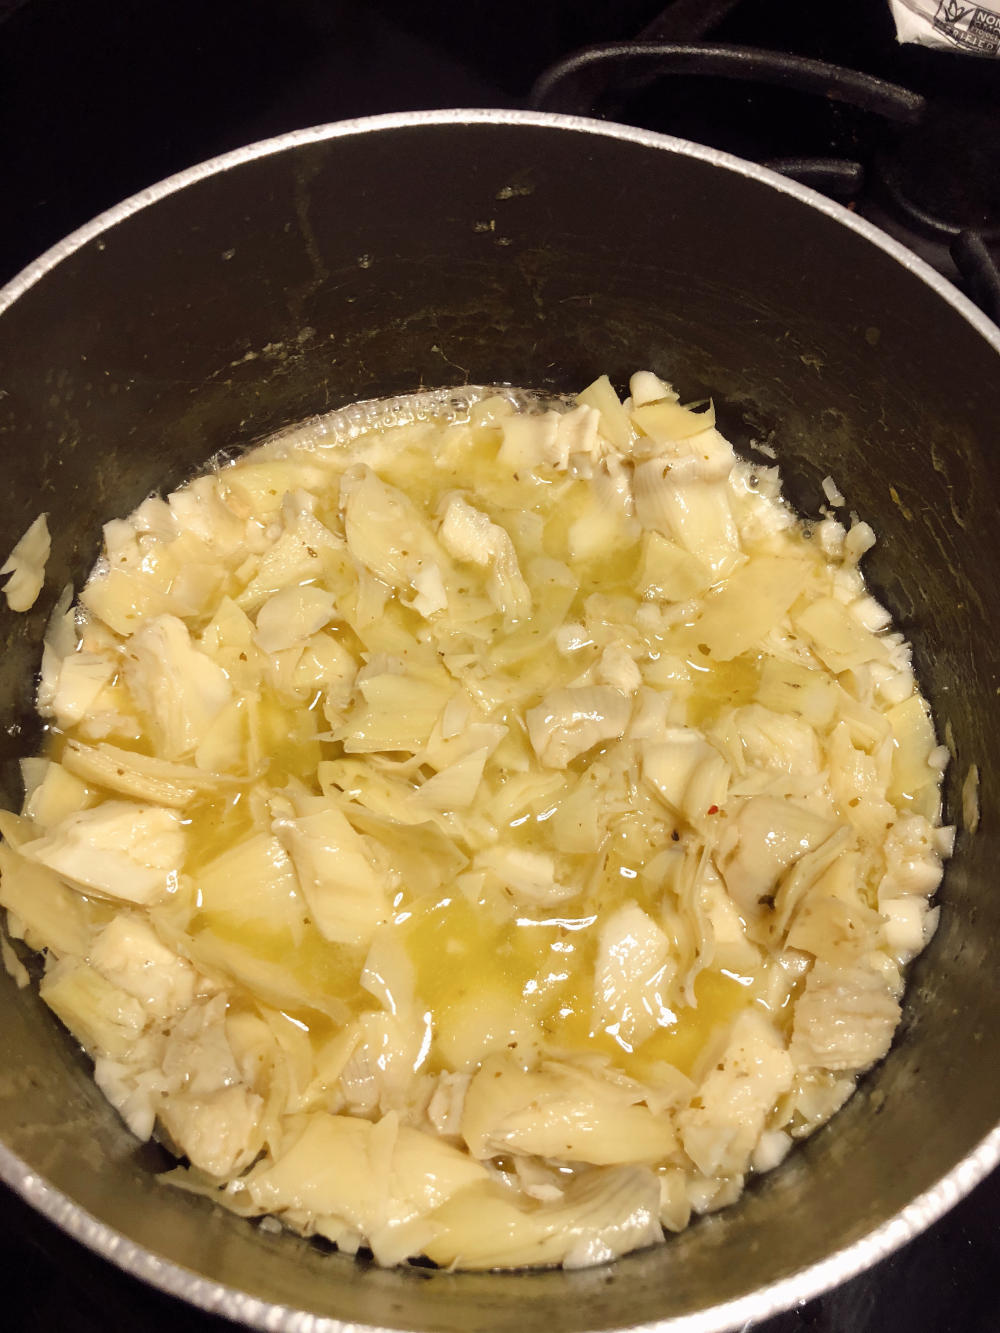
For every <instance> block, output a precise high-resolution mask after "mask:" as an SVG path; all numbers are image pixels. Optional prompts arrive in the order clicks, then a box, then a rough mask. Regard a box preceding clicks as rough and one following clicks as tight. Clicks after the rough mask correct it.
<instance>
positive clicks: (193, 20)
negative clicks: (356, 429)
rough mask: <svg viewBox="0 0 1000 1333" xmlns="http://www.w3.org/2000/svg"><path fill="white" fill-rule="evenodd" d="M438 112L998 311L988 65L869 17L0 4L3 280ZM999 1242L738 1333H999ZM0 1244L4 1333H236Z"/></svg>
mask: <svg viewBox="0 0 1000 1333" xmlns="http://www.w3.org/2000/svg"><path fill="white" fill-rule="evenodd" d="M447 106H492V107H530V106H542V107H545V108H546V109H551V110H567V111H576V112H581V113H583V114H590V115H598V116H604V117H606V118H609V119H615V120H623V121H625V122H627V123H630V124H636V125H643V126H646V127H648V128H651V129H656V130H662V131H665V132H668V133H672V134H677V135H680V136H681V137H685V138H690V139H694V140H697V141H699V142H702V143H708V144H710V145H712V146H714V147H718V148H722V149H726V150H728V151H731V152H735V153H737V154H739V155H741V156H744V157H749V158H753V159H754V160H757V161H762V162H767V163H770V164H776V165H778V166H779V167H780V168H781V169H783V170H785V171H787V172H788V173H789V174H792V175H795V176H797V177H799V178H800V179H803V180H805V181H806V182H807V183H809V184H816V185H817V188H821V189H825V190H826V191H827V192H828V193H830V194H831V195H833V196H834V197H836V198H839V199H841V200H842V201H843V202H846V203H847V205H848V206H849V207H852V208H854V209H856V210H857V211H858V212H860V213H862V214H863V215H864V216H867V217H869V218H871V219H872V220H873V221H875V222H876V223H878V224H879V225H880V226H883V227H884V228H885V229H886V230H888V231H890V232H891V233H893V234H894V235H896V236H898V237H899V238H900V239H902V240H903V241H904V242H905V243H906V244H908V245H909V246H910V247H911V248H912V249H914V250H916V251H917V252H918V253H920V254H921V255H922V256H923V257H924V258H926V259H928V260H929V261H930V262H931V263H933V264H934V265H935V267H937V268H938V269H939V270H940V271H941V272H943V273H944V274H945V275H946V276H947V277H949V278H950V279H951V280H952V281H954V282H956V283H957V284H958V285H960V286H962V287H963V288H964V289H965V290H966V291H968V292H969V293H970V294H973V295H979V296H980V297H981V299H982V300H983V302H984V304H987V305H988V304H989V302H990V301H991V300H992V301H994V302H996V303H997V304H996V305H995V306H993V307H992V309H993V312H994V317H997V315H998V314H1000V288H998V285H997V278H996V271H995V268H991V266H990V260H991V258H992V260H993V262H994V264H995V261H996V258H997V256H998V254H1000V60H986V59H980V58H975V57H968V56H960V55H953V54H950V53H946V52H938V51H929V50H926V49H921V48H916V47H900V46H898V45H897V44H896V41H895V35H894V29H893V24H892V20H891V17H890V15H889V10H888V4H887V2H886V0H813V3H812V4H803V3H802V2H801V0H673V3H672V4H669V5H667V6H666V7H665V8H664V6H663V0H583V2H581V0H548V3H545V2H544V0H542V2H541V3H540V2H539V0H424V2H423V3H421V0H364V3H360V2H359V0H355V2H354V3H351V2H350V0H0V189H2V192H3V193H2V198H3V207H2V209H0V283H2V282H5V281H6V280H7V279H9V278H10V277H12V276H13V275H14V274H15V273H16V272H17V271H18V270H19V269H20V268H21V267H23V266H24V265H25V264H26V263H28V262H29V261H30V260H32V259H34V258H35V257H36V256H37V255H38V254H40V253H41V252H42V251H43V250H44V249H46V248H47V247H48V246H49V245H51V244H53V243H54V242H56V241H57V240H59V239H60V238H61V237H62V236H64V235H65V234H66V233H67V232H69V231H71V230H73V229H74V228H75V227H77V226H79V225H80V224H82V223H84V222H86V221H87V220H88V219H89V218H91V217H92V216H94V215H95V214H96V213H98V212H100V211H101V210H103V209H105V208H107V207H109V206H111V205H112V204H114V203H117V202H118V201H119V200H120V199H122V198H124V197H126V196H127V195H129V194H132V193H134V192H135V191H137V190H139V189H141V188H142V187H144V186H146V185H150V184H152V183H154V182H155V181H157V180H159V179H161V178H162V177H163V176H166V175H168V174H170V173H171V172H174V171H177V170H180V169H181V168H183V167H187V166H190V165H192V164H193V163H195V162H198V161H201V160H204V159H205V158H208V157H212V156H214V155H216V154H218V153H221V152H224V151H226V150H228V149H231V148H236V147H239V146H241V145H243V144H246V143H250V142H252V141H254V140H257V139H262V138H267V137H270V136H272V135H275V134H280V133H282V132H284V131H286V130H292V129H298V128H301V127H304V126H308V125H314V124H320V123H323V122H327V121H332V120H340V119H343V118H345V117H355V116H362V115H370V114H375V113H378V112H384V111H402V110H413V109H426V108H434V107H447ZM956 259H957V262H956ZM998 1109H1000V1108H998ZM998 1219H1000V1173H996V1174H994V1176H993V1177H991V1178H990V1179H988V1180H987V1181H985V1182H984V1183H983V1184H982V1185H980V1186H979V1188H978V1189H977V1190H976V1191H974V1192H973V1194H972V1195H971V1196H969V1198H968V1199H966V1200H965V1201H964V1202H963V1203H961V1204H960V1205H959V1206H958V1207H957V1208H956V1209H954V1210H953V1211H952V1212H951V1213H950V1214H949V1215H948V1216H947V1217H946V1218H944V1219H943V1220H942V1221H940V1222H939V1223H937V1225H935V1226H934V1227H932V1228H931V1229H930V1230H929V1231H928V1232H927V1233H926V1234H925V1235H924V1236H922V1237H920V1238H919V1239H918V1240H917V1241H916V1242H914V1243H913V1244H912V1245H910V1246H908V1247H907V1248H905V1249H904V1250H903V1251H902V1252H901V1253H899V1254H897V1255H895V1256H893V1257H892V1258H890V1259H889V1260H887V1261H885V1262H884V1263H882V1264H881V1265H879V1266H878V1267H877V1268H875V1269H874V1270H873V1271H872V1272H871V1273H869V1274H866V1275H864V1276H862V1277H860V1278H857V1279H855V1280H854V1281H852V1282H849V1283H847V1284H846V1285H845V1286H843V1287H841V1288H839V1289H838V1290H836V1291H834V1292H831V1293H829V1294H828V1295H826V1296H823V1297H822V1298H820V1299H818V1300H815V1301H812V1302H810V1303H809V1304H807V1305H805V1306H803V1307H802V1308H800V1309H798V1310H795V1311H792V1312H789V1313H788V1314H785V1315H781V1316H779V1317H777V1318H775V1319H773V1320H769V1321H767V1322H766V1323H763V1324H759V1325H756V1326H754V1327H755V1333H793V1330H796V1331H797V1330H806V1329H809V1330H816V1333H884V1331H885V1330H895V1329H897V1328H899V1329H906V1330H907V1331H908V1333H952V1331H954V1333H997V1331H998V1330H1000V1286H998V1284H997V1281H996V1276H995V1275H996V1272H997V1270H998V1268H1000V1225H998ZM0 1244H2V1246H3V1253H4V1256H5V1263H4V1278H5V1282H4V1290H3V1309H4V1313H5V1316H6V1318H5V1326H6V1327H8V1328H11V1329H17V1330H18V1331H19V1333H42V1330H45V1333H49V1330H51V1329H52V1328H59V1329H62V1330H66V1333H91V1330H93V1331H94V1333H97V1330H100V1331H101V1333H107V1330H109V1329H111V1330H118V1329H132V1328H140V1327H141V1328H144V1329H147V1330H150V1331H151V1333H158V1331H159V1330H166V1329H168V1328H169V1329H173V1328H176V1327H178V1326H180V1327H183V1328H184V1329H186V1330H189V1331H190V1333H209V1330H214V1333H222V1330H224V1329H226V1328H230V1327H232V1326H231V1325H228V1324H226V1323H225V1321H222V1320H220V1319H217V1318H214V1317H211V1316H208V1315H203V1314H200V1313H197V1312H193V1311H189V1310H188V1309H187V1307H185V1306H182V1305H181V1304H179V1303H178V1302H176V1301H174V1300H172V1299H171V1298H169V1297H167V1296H164V1295H161V1294H160V1293H159V1292H156V1291H153V1290H152V1289H149V1288H147V1287H145V1286H143V1285H142V1284H140V1283H138V1282H136V1281H135V1280H133V1279H131V1278H129V1277H127V1276H126V1275H125V1274H123V1273H120V1272H118V1270H117V1269H114V1268H113V1267H111V1266H109V1265H107V1264H105V1263H104V1262H103V1261H102V1260H99V1259H97V1258H95V1257H94V1256H93V1255H91V1254H89V1252H87V1251H85V1250H83V1249H81V1248H80V1247H78V1246H77V1245H76V1244H75V1243H74V1242H72V1241H70V1240H69V1239H68V1238H66V1237H64V1236H63V1235H62V1234H61V1233H60V1232H59V1231H57V1230H56V1229H55V1228H53V1227H52V1226H50V1225H49V1224H48V1223H47V1222H45V1221H44V1220H43V1219H41V1218H40V1217H37V1216H36V1215H35V1214H34V1213H33V1212H32V1211H31V1210H30V1209H28V1208H27V1207H26V1206H25V1205H24V1204H22V1203H21V1201H20V1200H19V1199H17V1198H15V1197H14V1196H13V1195H11V1194H9V1193H7V1192H4V1191H3V1190H2V1189H0Z"/></svg>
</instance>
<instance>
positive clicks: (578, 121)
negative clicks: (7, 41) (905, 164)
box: [0, 108, 1000, 1333]
mask: <svg viewBox="0 0 1000 1333" xmlns="http://www.w3.org/2000/svg"><path fill="white" fill-rule="evenodd" d="M475 124H488V125H513V126H530V127H536V128H541V129H554V130H565V131H573V132H575V133H581V134H595V135H600V136H602V137H604V138H610V139H620V140H623V141H627V142H630V143H634V144H638V145H640V146H643V147H648V148H653V149H658V150H661V151H666V152H670V153H673V154H676V155H678V156H682V157H689V158H695V159H698V160H699V161H702V162H705V163H708V164H709V165H711V166H714V167H718V168H721V169H723V170H726V171H731V172H734V173H736V174H737V175H741V176H745V177H749V178H750V179H752V180H756V181H758V182H760V183H761V184H764V185H768V186H770V187H771V188H772V189H775V190H778V191H780V192H782V193H784V194H789V195H792V196H794V197H795V198H796V199H798V200H799V201H800V202H801V203H803V204H805V205H807V206H808V207H810V208H813V209H815V210H817V211H819V212H820V213H823V214H825V215H826V216H827V217H829V218H831V219H832V220H833V221H835V222H839V223H840V224H841V225H843V226H846V227H848V228H850V229H851V230H853V231H855V232H857V233H858V234H859V235H860V236H862V237H864V238H865V239H866V240H867V241H868V242H870V243H871V244H872V245H875V246H877V247H878V248H879V249H880V250H883V251H885V252H886V253H887V254H888V255H889V256H891V257H892V258H893V259H895V260H896V262H897V263H899V264H901V265H902V267H903V268H905V269H907V270H908V271H909V272H911V273H912V274H913V275H914V277H916V278H919V279H920V280H922V281H923V282H924V283H926V284H927V286H929V287H930V288H931V289H932V290H933V291H934V292H935V293H936V294H937V296H939V297H940V298H941V299H942V300H943V301H945V302H947V303H948V304H949V305H951V306H952V307H953V308H954V309H955V310H956V311H957V312H958V314H960V315H961V316H962V317H963V318H964V319H965V320H966V321H967V322H968V323H969V324H971V325H972V327H973V328H974V329H975V330H976V331H977V332H978V333H979V334H981V336H982V337H983V338H984V339H985V340H986V341H987V343H989V344H990V346H991V347H992V348H993V349H994V350H995V351H996V352H997V354H998V356H1000V327H998V326H997V325H995V324H994V323H992V321H991V320H990V319H988V318H987V316H986V315H985V314H984V313H983V312H982V311H981V310H980V309H979V308H978V307H977V306H976V305H975V304H974V303H973V302H972V301H970V300H969V299H968V297H966V296H964V295H963V294H962V293H961V292H960V291H959V290H958V289H957V288H956V287H954V286H953V285H952V283H950V282H949V281H948V280H947V279H946V278H944V277H943V276H942V275H941V274H939V273H938V272H937V271H936V270H935V269H933V268H932V267H931V266H930V265H929V264H928V263H926V262H925V261H924V260H922V259H920V258H919V257H918V256H917V255H915V254H913V253H912V251H910V250H908V249H907V248H906V247H905V246H904V245H903V244H902V243H901V242H899V241H897V240H896V239H895V238H893V237H891V236H889V235H888V234H886V233H885V232H883V231H881V230H880V229H879V228H878V227H876V226H875V225H874V224H873V223H871V222H868V221H867V220H866V219H864V218H860V217H858V216H857V215H856V214H854V213H852V212H850V211H849V210H848V209H846V208H844V207H843V206H842V205H840V204H837V203H835V202H833V201H832V200H830V199H827V198H826V197H825V196H824V195H821V194H819V193H818V192H817V191H815V190H812V189H810V188H809V187H808V186H805V185H802V184H800V183H798V182H797V181H792V180H789V179H787V178H786V177H784V176H781V175H779V174H778V173H777V172H775V171H771V170H769V169H768V168H766V167H762V166H759V165H758V164H756V163H754V162H748V161H745V160H744V159H742V158H739V157H735V156H733V155H732V154H730V153H724V152H721V151H719V150H718V149H714V148H709V147H707V146H706V145H703V144H698V143H693V142H691V141H689V140H686V139H679V138H675V137H674V136H672V135H666V134H659V133H656V132H654V131H651V130H644V129H637V128H634V127H632V126H628V125H621V124H617V123H614V122H607V121H601V120H596V119H592V118H589V117H584V116H569V115H557V114H553V113H549V112H539V111H519V110H507V109H490V108H469V109H465V108H455V109H446V110H432V111H407V112H394V113H391V114H387V115H378V116H365V117H359V118H357V119H352V120H342V121H334V122H331V123H328V124H325V125H317V126H313V127H311V128H308V129H302V130H292V131H289V132H287V133H285V134H281V135H278V136H276V137H274V138H271V139H263V140H260V141H259V142H256V143H253V144H248V145H246V146H245V147H242V148H237V149H234V150H232V151H230V152H228V153H223V154H221V155H219V156H217V157H213V158H209V159H208V160H206V161H204V162H201V163H198V164H197V165H195V166H192V167H187V168H185V169H184V170H183V171H179V172H176V173H175V174H174V175H172V176H167V177H166V178H165V179H163V180H162V181H159V182H157V183H156V184H154V185H150V186H147V187H146V188H145V189H143V190H140V191H139V192H138V193H136V194H134V195H131V196H130V197H129V198H127V199H125V200H123V201H122V202H121V203H119V204H116V205H115V206H114V207H112V208H109V209H107V210H106V211H105V212H103V213H100V214H98V216H97V217H95V218H93V219H92V220H91V221H90V222H87V223H85V224H84V225H83V226H82V227H79V228H77V230H75V231H73V232H71V233H70V234H69V235H68V236H66V237H65V238H64V239H63V240H61V241H58V242H57V243H56V244H55V245H53V246H52V247H51V248H50V249H48V250H46V251H45V252H44V253H43V254H42V255H40V256H39V257H38V258H37V259H36V260H34V261H33V262H32V263H30V264H29V265H28V266H27V267H26V268H24V269H23V270H22V271H21V272H20V273H19V274H17V275H16V276H15V277H14V278H12V279H11V280H10V281H9V282H8V283H7V284H6V285H5V286H4V287H2V288H0V316H2V315H3V313H4V312H5V311H6V310H7V309H8V308H9V307H10V306H11V305H13V303H14V302H15V301H16V300H17V299H18V298H19V297H21V296H22V295H24V293H25V292H27V291H28V290H29V289H30V288H31V287H33V286H34V285H35V283H37V282H38V281H40V280H41V279H42V278H43V277H45V275H46V274H47V273H49V272H50V271H51V270H52V269H54V268H55V267H56V266H57V265H58V264H60V263H61V262H62V261H63V260H64V259H67V258H68V257H69V256H71V255H72V254H74V253H75V251H77V250H79V249H80V248H81V247H82V246H84V245H86V244H88V243H89V242H90V241H92V240H94V239H96V238H97V237H99V236H100V235H101V234H102V233H103V232H105V231H109V230H110V229H111V228H112V227H114V226H116V225H117V224H118V223H119V222H123V221H125V220H126V219H127V218H129V217H131V216H132V215H133V214H135V213H138V212H140V211H141V210H142V209H144V208H147V207H149V206H150V205H152V204H155V203H157V202H158V201H159V200H161V199H163V198H166V197H167V196H168V195H171V194H174V193H176V192H177V191H179V190H183V189H185V188H186V187H187V186H189V185H194V184H196V183H197V182H198V181H200V180H202V179H205V178H206V177H210V176H214V175H217V174H219V173H221V172H224V171H228V170H230V169H231V168H233V167H239V166H242V165H244V164H246V163H248V162H252V161H255V160H256V159H257V158H262V157H267V156H270V155H271V154H273V153H280V152H284V151H286V150H287V149H294V148H298V147H301V146H304V145H307V144H312V143H318V142H323V141H325V140H330V139H339V138H343V137H348V136H352V135H354V136H356V135H362V134H374V133H378V132H380V131H383V130H395V129H408V128H413V127H421V126H430V125H475ZM998 1165H1000V1123H998V1124H997V1126H996V1127H995V1128H994V1129H993V1130H991V1131H990V1133H988V1134H987V1135H986V1136H985V1137H984V1138H983V1139H982V1140H981V1141H980V1143H979V1144H977V1145H976V1147H974V1148H973V1149H972V1151H971V1152H969V1153H968V1154H967V1155H966V1156H965V1157H964V1158H962V1159H961V1160H960V1161H959V1162H957V1163H956V1165H955V1166H954V1167H952V1169H951V1170H950V1171H949V1172H948V1173H947V1174H946V1175H944V1176H942V1178H941V1179H940V1180H939V1181H938V1182H937V1183H936V1184H935V1185H933V1186H932V1187H931V1188H930V1189H928V1190H926V1191H925V1192H924V1193H923V1194H921V1195H918V1197H917V1198H916V1199H914V1200H912V1201H911V1202H910V1203H908V1204H907V1205H906V1206H905V1207H904V1208H902V1209H901V1210H900V1211H899V1212H898V1213H897V1214H896V1215H895V1216H894V1217H892V1218H890V1219H889V1220H888V1221H886V1222H883V1223H882V1224H881V1225H880V1226H878V1227H876V1228H875V1229H874V1230H873V1231H871V1232H869V1233H868V1234H867V1235H865V1236H862V1237H861V1238H860V1239H859V1240H857V1241H854V1242H852V1243H851V1244H849V1245H847V1246H845V1247H844V1248H842V1249H840V1250H837V1251H835V1252H834V1253H833V1254H831V1255H828V1256H827V1257H826V1258H825V1259H821V1260H819V1261H818V1262H817V1263H815V1264H811V1265H810V1266H809V1267H807V1268H804V1269H801V1270H800V1271H799V1272H797V1273H793V1274H792V1275H791V1276H790V1277H787V1278H782V1279H780V1280H779V1281H777V1282H774V1283H771V1284H770V1285H769V1286H766V1287H762V1288H759V1289H758V1290H756V1291H754V1292H751V1293H750V1294H748V1295H746V1296H741V1297H738V1298H737V1299H736V1300H732V1301H728V1302H725V1303H723V1304H721V1305H715V1306H712V1307H710V1308H708V1309H705V1310H699V1311H696V1312H694V1313H691V1314H686V1315H675V1316H669V1317H667V1318H666V1319H662V1320H656V1321H655V1322H653V1323H647V1324H643V1325H637V1326H634V1328H633V1329H632V1330H631V1333H727V1330H733V1329H737V1328H741V1327H743V1326H746V1327H749V1324H750V1323H756V1322H758V1321H760V1320H763V1319H768V1318H771V1317H772V1316H774V1315H776V1314H779V1313H781V1312H782V1311H784V1310H787V1309H789V1308H791V1307H792V1306H793V1305H797V1304H800V1303H802V1302H804V1301H807V1300H811V1299H813V1298H814V1297H816V1296H818V1295H820V1294H821V1293H822V1292H825V1291H828V1290H829V1289H830V1288H832V1287H835V1286H837V1285H839V1284H840V1283H842V1282H845V1281H847V1280H848V1279H849V1278H852V1277H855V1276H856V1275H857V1274H859V1273H861V1272H863V1271H865V1270H866V1269H868V1268H871V1267H873V1266H874V1265H875V1264H876V1263H878V1262H879V1261H880V1260H882V1259H885V1258H887V1257H888V1256H889V1255H890V1254H892V1253H893V1252H894V1251H895V1250H897V1249H899V1248H901V1247H902V1246H903V1245H905V1244H907V1243H908V1242H909V1241H911V1240H913V1239H914V1238H915V1237H917V1236H918V1235H919V1234H920V1233H921V1232H922V1231H924V1230H926V1228H927V1227H929V1226H930V1225H931V1224H932V1223H934V1222H936V1221H937V1220H938V1219H939V1218H940V1217H942V1216H943V1215H944V1213H946V1212H947V1211H948V1210H949V1209H950V1208H952V1207H954V1205H955V1204H957V1203H958V1202H959V1201H960V1200H961V1199H962V1198H964V1197H965V1195H967V1194H968V1193H970V1192H971V1191H972V1189H974V1188H975V1186H976V1185H978V1184H979V1183H980V1182H981V1181H982V1180H984V1179H985V1178H986V1176H988V1175H989V1174H990V1172H991V1171H993V1170H994V1168H996V1167H997V1166H998ZM0 1181H3V1182H4V1183H5V1184H6V1185H8V1186H9V1187H10V1188H11V1189H13V1190H14V1191H15V1193H17V1194H19V1195H20V1196H21V1198H23V1199H24V1200H25V1202H27V1203H28V1204H30V1205H31V1206H32V1207H33V1208H34V1209H35V1210H36V1211H37V1212H39V1213H41V1214H42V1215H43V1216H45V1217H46V1218H48V1219H49V1220H50V1221H51V1222H54V1223H55V1224H56V1225H57V1226H58V1227H60V1228H61V1229H62V1230H63V1231H64V1232H66V1233H67V1234H68V1235H69V1236H71V1237H72V1238H73V1239H75V1240H77V1241H79V1242H80V1243H81V1244H83V1245H86V1246H87V1247H88V1248H89V1249H91V1250H92V1251H94V1252H95V1253H96V1254H98V1255H99V1256H101V1257H103V1258H104V1259H107V1260H109V1261H110V1262H112V1263H114V1264H116V1265H117V1266H118V1267H119V1268H121V1269H123V1270H124V1271H125V1272H127V1273H129V1274H131V1275H132V1276H133V1277H136V1278H139V1279H140V1280H142V1281H144V1282H148V1283H149V1284H150V1285H152V1286H154V1287H157V1288H159V1289H160V1290H161V1291H164V1292H167V1293H168V1294H170V1295H172V1296H176V1297H179V1298H181V1299H183V1300H186V1301H188V1302H189V1303H191V1304H192V1305H195V1306H197V1307H199V1308H201V1309H203V1310H205V1311H208V1312H209V1313H212V1314H218V1315H222V1316H223V1317H225V1318H228V1319H233V1320H236V1321H238V1322H240V1323H242V1324H245V1325H248V1326H250V1327H252V1328H260V1329H264V1328H266V1329H271V1330H273V1331H274V1333H398V1330H395V1331H394V1330H389V1329H383V1328H379V1327H377V1326H374V1325H360V1324H353V1323H352V1324H345V1323H344V1322H343V1321H341V1320H339V1319H335V1318H331V1317H327V1316H320V1315H315V1314H311V1313H309V1312H308V1311H304V1310H300V1309H294V1308H292V1307H291V1306H287V1305H281V1304H276V1303H272V1302H270V1301H265V1300H262V1299H260V1298H259V1297H255V1296H250V1295H249V1294H247V1293H246V1292H242V1291H239V1290H237V1289H236V1288H234V1287H229V1286H226V1285H224V1284H223V1283H220V1282H214V1281H211V1280H210V1279H208V1278H203V1277H200V1276H199V1275H198V1274H196V1273H193V1272H191V1271H190V1270H189V1269H186V1268H183V1267H181V1266H180V1265H179V1264H175V1263H173V1262H172V1261H170V1260H167V1259H164V1258H161V1257H160V1256H158V1255H157V1254H155V1253H154V1252H153V1251H151V1250H148V1249H146V1248H145V1247H144V1246H142V1245H138V1244H136V1243H135V1242H134V1241H131V1240H129V1238H128V1237H127V1236H125V1235H124V1234H123V1233H121V1232H119V1231H116V1230H115V1229H114V1228H113V1227H111V1226H108V1225H107V1224H106V1223H104V1222H101V1221H100V1220H99V1219H97V1218H96V1217H94V1216H93V1215H92V1214H91V1213H89V1212H88V1211H87V1210H86V1209H84V1208H82V1207H81V1206H80V1205H78V1204H76V1203H74V1201H73V1200H72V1199H71V1198H70V1197H69V1196H68V1195H66V1194H64V1193H63V1192H62V1191H61V1190H59V1189H57V1188H56V1187H55V1186H53V1185H51V1184H50V1183H49V1182H48V1181H47V1180H46V1179H45V1178H44V1177H43V1176H41V1175H40V1174H38V1173H37V1172H35V1171H32V1170H31V1169H30V1168H29V1167H28V1165H27V1163H25V1162H23V1161H22V1160H21V1159H20V1158H19V1157H18V1156H17V1155H16V1154H15V1153H13V1152H12V1151H11V1150H10V1149H9V1148H7V1147H6V1146H5V1145H4V1144H3V1143H0Z"/></svg>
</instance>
